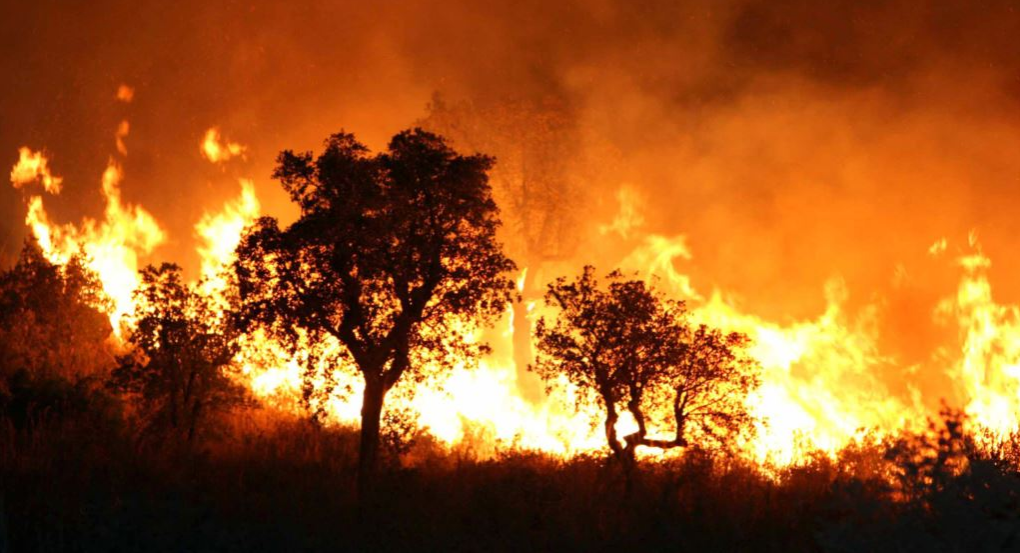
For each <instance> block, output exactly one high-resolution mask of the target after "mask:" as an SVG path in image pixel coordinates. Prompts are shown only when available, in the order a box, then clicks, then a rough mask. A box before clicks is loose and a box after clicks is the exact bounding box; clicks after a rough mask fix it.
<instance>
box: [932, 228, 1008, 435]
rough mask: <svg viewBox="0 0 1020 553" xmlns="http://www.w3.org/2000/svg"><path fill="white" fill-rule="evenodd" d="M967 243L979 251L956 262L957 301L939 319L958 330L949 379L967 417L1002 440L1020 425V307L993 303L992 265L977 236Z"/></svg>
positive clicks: (943, 307)
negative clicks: (957, 353) (959, 271)
mask: <svg viewBox="0 0 1020 553" xmlns="http://www.w3.org/2000/svg"><path fill="white" fill-rule="evenodd" d="M969 242H970V245H971V247H972V248H974V250H975V251H974V252H973V253H971V254H969V255H964V256H961V257H960V258H959V259H958V260H957V262H958V263H959V265H960V266H961V267H962V268H963V270H964V274H963V278H962V279H961V280H960V285H959V288H958V289H957V291H956V295H955V296H951V297H948V298H946V299H945V300H943V301H942V302H941V303H940V304H939V305H938V307H937V308H936V311H935V316H936V318H937V319H940V320H943V321H945V320H952V319H955V320H956V321H957V322H958V324H959V332H960V340H961V343H962V358H961V359H960V360H959V362H958V363H956V364H955V365H954V366H952V367H951V368H950V369H949V373H950V376H951V377H952V379H953V382H955V383H957V385H958V386H959V387H960V392H961V394H962V396H963V398H964V400H965V402H966V406H965V412H966V413H967V414H968V415H969V417H970V420H971V422H972V424H974V425H976V426H977V427H978V428H979V429H982V430H985V431H987V432H988V433H990V436H989V438H991V439H1003V438H1006V437H1007V436H1008V435H1009V434H1010V433H1011V432H1014V431H1016V429H1017V428H1018V425H1020V307H1018V306H1015V305H999V304H998V303H996V302H995V300H994V298H993V297H992V287H991V284H990V283H989V281H988V271H989V269H990V268H991V266H992V263H991V260H990V259H989V258H988V257H986V256H985V255H984V254H983V253H982V252H981V246H980V244H979V243H978V241H977V238H976V235H975V234H974V233H972V234H971V236H970V239H969Z"/></svg>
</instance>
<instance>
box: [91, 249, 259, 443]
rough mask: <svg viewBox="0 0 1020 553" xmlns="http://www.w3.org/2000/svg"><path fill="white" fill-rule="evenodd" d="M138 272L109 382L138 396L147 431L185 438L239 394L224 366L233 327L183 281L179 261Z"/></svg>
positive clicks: (233, 348) (242, 394) (239, 400)
mask: <svg viewBox="0 0 1020 553" xmlns="http://www.w3.org/2000/svg"><path fill="white" fill-rule="evenodd" d="M141 276H142V283H141V286H140V287H139V289H138V290H137V291H136V292H135V312H134V315H133V317H134V322H135V328H134V329H133V330H132V331H131V333H130V334H129V335H128V343H129V344H130V345H131V346H132V349H131V351H129V352H128V353H127V354H126V355H124V356H122V357H121V358H120V360H119V365H118V367H117V368H116V369H114V371H113V373H112V375H111V383H112V385H113V386H114V387H115V388H116V389H118V390H120V391H123V392H126V393H129V394H131V395H132V396H134V397H136V398H137V400H138V404H139V407H140V411H141V414H142V415H143V418H144V422H145V427H146V430H149V431H151V432H154V433H155V434H156V435H159V436H163V435H166V434H167V433H170V434H172V435H175V436H178V437H180V438H183V439H185V440H187V441H191V440H193V439H194V438H195V436H196V434H197V433H198V432H200V430H201V429H202V428H203V427H204V426H206V423H207V422H209V421H210V420H211V419H212V418H213V416H214V415H216V414H218V413H222V412H224V411H226V410H229V409H230V408H232V407H234V406H236V405H238V404H240V403H242V402H243V401H244V398H245V391H244V388H243V387H242V386H241V385H239V384H238V383H237V382H235V381H234V379H233V378H232V377H231V375H230V374H229V370H228V369H229V368H230V366H231V363H232V361H233V359H234V356H235V354H236V352H237V346H236V336H237V332H236V331H235V329H234V327H233V325H232V324H231V322H230V318H229V317H228V316H227V314H225V313H221V312H217V311H216V310H214V309H213V308H212V307H211V306H210V304H209V301H208V299H207V298H205V297H204V296H202V295H201V294H199V293H198V292H196V290H195V288H194V287H193V286H189V285H188V284H186V283H185V282H183V280H182V278H181V270H180V267H178V266H177V265H174V264H170V263H164V264H162V265H160V266H159V267H154V266H152V265H150V266H148V267H146V268H145V269H142V271H141Z"/></svg>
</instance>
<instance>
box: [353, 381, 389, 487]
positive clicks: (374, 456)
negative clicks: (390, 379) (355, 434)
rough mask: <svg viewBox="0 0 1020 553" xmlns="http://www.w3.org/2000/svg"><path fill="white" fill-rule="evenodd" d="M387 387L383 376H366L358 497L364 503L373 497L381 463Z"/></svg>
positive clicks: (359, 455) (362, 412)
mask: <svg viewBox="0 0 1020 553" xmlns="http://www.w3.org/2000/svg"><path fill="white" fill-rule="evenodd" d="M385 396H386V387H385V386H384V385H383V381H382V378H381V377H369V376H367V375H366V376H365V392H364V395H363V397H362V404H361V446H360V447H359V448H358V498H359V501H360V502H362V504H364V502H365V501H366V500H368V499H369V498H370V497H371V494H372V486H373V484H374V482H375V473H376V469H377V468H378V463H379V428H380V422H381V418H382V407H383V399H384V398H385Z"/></svg>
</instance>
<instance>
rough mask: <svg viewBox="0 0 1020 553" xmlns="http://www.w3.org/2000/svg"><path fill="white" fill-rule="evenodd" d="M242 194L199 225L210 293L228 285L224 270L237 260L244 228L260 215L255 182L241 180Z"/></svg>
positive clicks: (197, 231)
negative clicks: (235, 252)
mask: <svg viewBox="0 0 1020 553" xmlns="http://www.w3.org/2000/svg"><path fill="white" fill-rule="evenodd" d="M240 183H241V195H240V196H239V197H237V198H236V199H235V200H233V201H230V202H227V203H226V204H225V205H224V206H223V209H222V211H220V212H219V213H206V214H205V215H203V216H202V218H201V220H199V221H198V223H196V224H195V236H196V237H197V238H198V247H197V249H198V254H199V256H200V258H201V263H202V265H201V271H202V278H203V286H205V287H206V293H207V294H213V293H216V292H219V291H222V290H224V289H225V288H226V286H227V283H226V280H225V279H224V276H223V271H224V270H225V269H226V268H227V267H229V266H230V264H231V263H233V261H234V258H235V256H234V250H235V249H236V248H237V244H238V243H239V242H240V241H241V234H242V233H243V232H244V228H245V227H246V226H248V225H249V224H251V223H252V222H253V221H254V220H255V219H256V218H257V217H258V216H259V209H260V207H259V199H258V197H257V196H256V195H255V183H254V182H252V181H251V180H250V179H241V181H240Z"/></svg>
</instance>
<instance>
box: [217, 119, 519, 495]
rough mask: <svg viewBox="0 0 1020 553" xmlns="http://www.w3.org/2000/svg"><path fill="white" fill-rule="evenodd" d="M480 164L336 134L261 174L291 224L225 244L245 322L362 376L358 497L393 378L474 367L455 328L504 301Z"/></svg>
mask: <svg viewBox="0 0 1020 553" xmlns="http://www.w3.org/2000/svg"><path fill="white" fill-rule="evenodd" d="M492 163H493V160H492V159H491V158H489V157H486V156H484V155H472V156H463V155H460V154H458V153H457V152H455V151H453V150H452V149H450V148H449V147H448V146H447V145H446V143H445V142H444V140H443V139H442V138H441V137H440V136H438V135H435V134H431V133H428V132H425V131H422V130H420V129H414V130H408V131H404V132H401V133H399V134H397V135H396V136H394V137H393V139H392V140H391V142H390V144H389V147H388V149H387V151H386V152H383V153H379V154H377V155H370V154H369V152H368V149H367V148H366V147H365V146H364V145H362V144H361V143H360V142H358V141H357V140H356V139H355V138H354V136H353V135H351V134H346V133H343V132H341V133H338V134H335V135H333V136H331V137H330V138H329V139H327V140H326V143H325V150H324V151H323V153H322V154H321V155H319V157H318V158H316V159H314V160H313V158H312V153H311V152H307V153H303V154H295V153H293V152H291V151H285V152H283V153H281V154H280V156H279V158H278V166H277V169H276V171H275V173H274V176H275V177H276V178H278V179H279V180H280V181H281V183H282V184H283V187H284V189H285V190H286V191H287V192H288V193H289V194H290V196H291V198H292V199H293V200H294V202H296V203H297V204H298V206H299V207H300V209H301V215H300V217H299V219H298V220H297V221H296V222H295V223H294V224H292V225H291V226H290V227H288V228H286V229H284V230H280V229H279V227H278V225H277V222H276V220H275V219H272V218H263V219H261V220H259V221H258V222H257V223H256V224H255V225H254V227H253V228H251V229H249V231H248V233H247V235H246V237H245V238H244V239H243V240H242V242H241V244H240V246H239V247H238V260H237V262H236V265H235V269H236V274H237V276H238V281H239V291H240V296H241V304H242V310H241V320H242V321H243V322H244V324H246V325H248V326H252V325H260V326H262V327H264V328H268V329H270V330H271V331H272V332H273V333H274V334H275V335H276V336H277V337H278V338H279V339H280V340H281V341H282V342H283V343H284V344H287V345H289V346H291V348H292V350H293V351H294V352H295V353H298V351H297V350H298V349H299V348H300V347H301V342H302V338H301V335H304V336H306V337H308V336H311V337H313V338H319V337H330V338H333V339H335V340H336V341H337V342H339V344H341V346H342V347H341V348H338V349H337V351H336V352H335V353H333V354H331V360H332V364H333V365H334V366H336V367H337V368H339V367H340V366H341V365H343V364H352V365H354V366H356V367H357V369H358V371H359V372H360V373H361V375H362V377H363V379H364V382H365V388H364V394H363V398H362V408H361V445H360V450H359V477H358V487H359V490H360V492H361V494H362V497H364V496H365V494H366V492H367V491H368V487H369V484H370V483H371V481H372V477H373V473H374V471H375V469H376V465H377V457H378V450H379V431H380V418H381V413H382V410H383V402H384V400H385V397H386V394H387V392H388V391H389V390H390V389H391V388H392V387H393V386H394V385H395V384H396V383H397V382H398V381H400V380H401V378H402V377H403V376H404V375H405V374H409V375H410V376H411V378H413V379H416V380H418V379H422V378H424V377H425V375H426V374H427V372H428V370H430V369H435V370H442V369H446V368H449V367H452V366H453V364H454V363H455V362H456V361H457V360H464V359H472V358H476V357H477V355H479V354H480V353H481V352H483V351H485V349H486V348H485V346H484V345H483V344H477V343H473V342H472V341H471V340H470V339H469V337H468V330H469V328H467V327H465V326H463V324H462V323H463V321H464V320H466V319H472V320H475V321H491V320H493V319H494V318H495V317H497V316H498V315H499V314H500V313H502V311H503V309H504V308H505V306H506V304H507V302H508V301H510V300H511V299H512V297H513V289H514V287H513V282H512V280H511V279H510V278H509V276H508V273H509V272H510V271H512V270H513V269H514V264H513V262H511V261H510V260H509V259H507V258H506V256H504V254H503V251H502V247H501V245H500V244H499V243H498V242H497V241H496V230H497V228H498V227H499V224H500V221H499V218H498V210H497V208H496V204H495V202H494V201H493V200H492V197H491V191H490V188H489V183H488V177H487V171H488V170H489V169H490V168H491V167H492ZM325 388H328V387H325ZM319 393H323V394H328V393H331V391H330V390H328V389H320V390H319Z"/></svg>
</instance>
